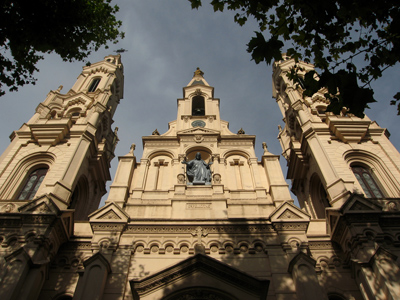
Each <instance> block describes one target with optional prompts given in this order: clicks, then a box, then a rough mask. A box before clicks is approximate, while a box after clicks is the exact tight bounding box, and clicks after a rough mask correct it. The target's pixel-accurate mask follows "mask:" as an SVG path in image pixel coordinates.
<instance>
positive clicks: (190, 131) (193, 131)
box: [177, 127, 221, 135]
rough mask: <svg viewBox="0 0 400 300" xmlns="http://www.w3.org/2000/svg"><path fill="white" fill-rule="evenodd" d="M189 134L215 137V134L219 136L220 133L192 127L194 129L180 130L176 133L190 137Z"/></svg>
mask: <svg viewBox="0 0 400 300" xmlns="http://www.w3.org/2000/svg"><path fill="white" fill-rule="evenodd" d="M191 134H193V135H194V134H205V135H216V134H221V132H220V131H218V130H213V129H208V128H202V127H194V128H189V129H184V130H180V131H178V132H177V135H191Z"/></svg>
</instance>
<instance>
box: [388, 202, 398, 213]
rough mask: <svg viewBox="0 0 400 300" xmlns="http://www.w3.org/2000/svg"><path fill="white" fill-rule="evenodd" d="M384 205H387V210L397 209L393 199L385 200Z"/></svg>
mask: <svg viewBox="0 0 400 300" xmlns="http://www.w3.org/2000/svg"><path fill="white" fill-rule="evenodd" d="M386 206H387V210H388V211H396V210H397V205H396V203H394V202H393V201H389V202H387V203H386Z"/></svg>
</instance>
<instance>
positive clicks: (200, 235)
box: [192, 226, 208, 245]
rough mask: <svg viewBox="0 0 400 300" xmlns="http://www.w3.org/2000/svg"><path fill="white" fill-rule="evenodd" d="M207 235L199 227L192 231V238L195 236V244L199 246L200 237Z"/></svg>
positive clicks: (205, 231)
mask: <svg viewBox="0 0 400 300" xmlns="http://www.w3.org/2000/svg"><path fill="white" fill-rule="evenodd" d="M207 234H208V232H207V230H205V229H203V228H201V227H200V226H199V227H197V228H196V229H195V230H193V231H192V235H193V236H196V235H197V244H199V245H201V237H202V236H207Z"/></svg>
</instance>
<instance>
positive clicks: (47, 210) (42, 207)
mask: <svg viewBox="0 0 400 300" xmlns="http://www.w3.org/2000/svg"><path fill="white" fill-rule="evenodd" d="M19 211H20V212H24V213H26V212H29V213H33V214H55V215H58V214H59V213H60V209H59V208H58V207H57V205H56V204H55V203H54V202H53V200H51V198H49V197H48V196H47V195H43V196H41V197H39V198H37V199H34V200H32V201H31V202H29V203H27V204H25V205H23V206H21V207H20V208H19Z"/></svg>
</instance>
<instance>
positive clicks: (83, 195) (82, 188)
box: [69, 176, 89, 221]
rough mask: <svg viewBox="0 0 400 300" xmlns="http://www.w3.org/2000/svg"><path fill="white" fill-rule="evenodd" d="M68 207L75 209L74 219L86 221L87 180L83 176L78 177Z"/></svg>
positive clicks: (87, 201)
mask: <svg viewBox="0 0 400 300" xmlns="http://www.w3.org/2000/svg"><path fill="white" fill-rule="evenodd" d="M69 208H70V209H75V215H74V218H75V220H79V221H86V220H87V219H88V214H89V182H88V180H87V179H86V177H85V176H81V177H80V178H79V181H78V183H77V184H76V186H75V189H74V191H73V192H72V196H71V201H70V205H69Z"/></svg>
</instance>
